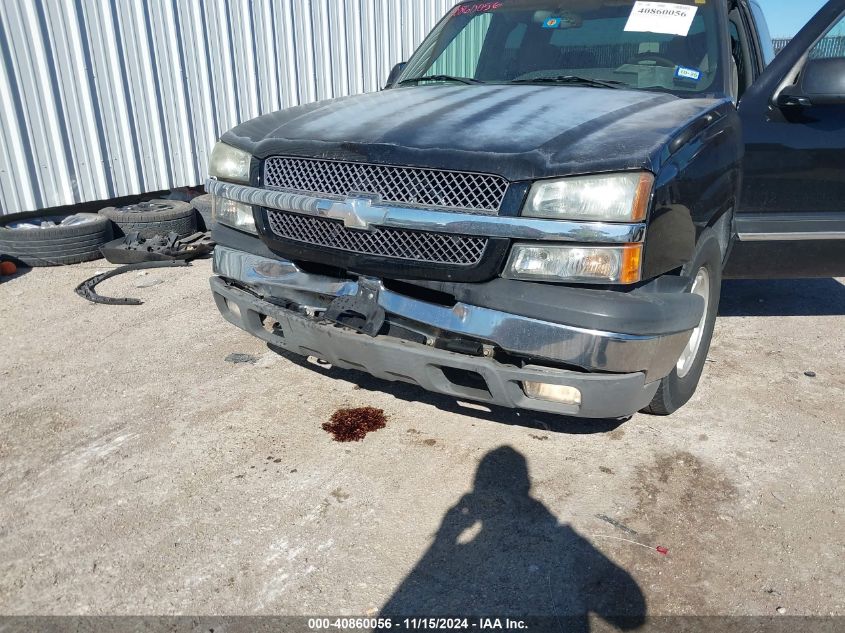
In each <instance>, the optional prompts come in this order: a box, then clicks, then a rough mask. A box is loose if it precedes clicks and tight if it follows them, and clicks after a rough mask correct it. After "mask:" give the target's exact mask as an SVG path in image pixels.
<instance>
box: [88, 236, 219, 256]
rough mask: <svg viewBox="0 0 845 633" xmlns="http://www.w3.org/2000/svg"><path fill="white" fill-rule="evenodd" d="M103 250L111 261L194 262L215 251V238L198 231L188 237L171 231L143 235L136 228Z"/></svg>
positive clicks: (105, 246) (104, 254)
mask: <svg viewBox="0 0 845 633" xmlns="http://www.w3.org/2000/svg"><path fill="white" fill-rule="evenodd" d="M100 250H101V251H102V253H103V256H104V257H105V258H106V259H107V260H108V261H109V262H111V263H112V264H137V263H140V262H166V261H173V260H177V259H182V260H185V261H191V260H193V259H197V258H198V257H204V256H206V255H210V254H211V253H212V252H213V251H214V241H213V240H212V239H211V234H210V233H200V232H197V233H194V234H193V235H189V236H188V237H180V236H179V235H178V234H177V233H174V232H171V233H169V234H167V235H156V236H153V237H150V238H144V237H141V235H140V233H139V232H138V231H133V232H132V233H130V234H128V235H127V236H126V237H123V238H121V239H118V240H114V241H113V242H109V243H108V244H106V245H104V246H103V247H102V248H101V249H100Z"/></svg>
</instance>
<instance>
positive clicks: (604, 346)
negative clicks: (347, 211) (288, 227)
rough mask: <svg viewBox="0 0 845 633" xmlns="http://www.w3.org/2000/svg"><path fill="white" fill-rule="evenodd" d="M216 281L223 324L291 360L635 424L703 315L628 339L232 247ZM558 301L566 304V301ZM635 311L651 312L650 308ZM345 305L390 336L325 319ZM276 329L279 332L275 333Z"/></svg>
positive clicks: (601, 319) (221, 250)
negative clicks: (571, 394) (542, 391)
mask: <svg viewBox="0 0 845 633" xmlns="http://www.w3.org/2000/svg"><path fill="white" fill-rule="evenodd" d="M214 271H215V273H216V274H217V275H219V278H215V279H212V282H211V285H212V291H213V293H214V297H215V300H216V302H217V305H218V307H219V309H220V311H221V313H222V314H223V316H224V317H225V318H226V319H227V320H228V321H230V322H231V323H233V324H234V325H236V326H238V327H240V328H242V329H244V330H246V331H247V332H249V333H251V334H253V335H255V336H257V337H259V338H262V339H263V340H265V341H267V342H268V343H271V344H273V345H275V346H278V347H281V348H284V349H286V350H288V351H290V352H292V353H295V354H299V355H303V356H316V357H318V358H320V359H323V360H325V361H327V362H329V363H331V364H332V365H335V366H338V367H342V368H346V369H356V370H361V371H365V372H367V373H370V374H372V375H374V376H376V377H379V378H382V379H386V380H391V381H403V382H409V383H414V384H418V385H420V386H422V387H423V388H425V389H428V390H430V391H434V392H438V393H443V394H447V395H450V396H454V397H456V398H464V399H469V400H475V401H481V402H487V403H490V404H496V405H501V406H506V407H513V408H521V409H529V410H536V411H545V412H551V413H559V414H565V415H573V416H579V417H588V418H616V417H625V416H627V415H630V414H632V413H634V412H636V411H638V410H640V409H642V408H643V407H645V406H646V405H648V403H649V402H650V401H651V399H652V397H653V396H654V393H655V392H656V390H657V386H658V384H657V383H658V381H659V380H660V379H661V378H663V377H664V376H666V375H668V374H669V373H670V372H671V371H672V369H673V367H674V366H675V364H676V362H677V359H678V358H679V357H680V354H681V351H682V350H683V348H684V346H685V345H686V343H687V341H688V340H689V336H690V332H691V331H692V329H693V328H694V327H695V324H696V323H697V321H698V319H700V314H701V312H700V310H698V311H696V310H695V309H694V308H695V306H693V307H692V308H691V309H689V310H687V311H686V312H688V313H689V314H688V315H685V316H684V318H683V319H682V320H681V321H679V320H678V319H677V318H675V319H674V320H673V322H672V323H671V324H669V325H668V326H667V328H666V329H667V331H663V332H656V333H646V334H642V333H638V334H630V333H624V332H615V331H604V330H599V329H590V328H585V327H583V326H582V325H580V324H579V325H568V324H565V323H558V322H554V321H552V320H544V319H541V318H537V317H536V316H535V315H530V316H529V315H525V314H515V313H510V312H504V311H501V310H495V309H492V308H491V307H484V306H483V305H473V304H471V303H467V302H464V301H461V300H456V301H455V302H453V303H452V302H449V303H446V304H441V303H433V302H430V301H425V300H422V299H420V298H415V297H412V296H408V295H406V294H403V293H402V292H399V291H396V290H393V289H390V288H387V287H386V286H385V284H384V283H382V282H381V281H380V280H377V279H370V278H359V279H357V280H355V279H340V278H335V277H329V276H325V275H316V274H311V273H308V272H305V271H303V270H301V269H299V268H298V267H297V266H296V265H295V264H293V263H291V262H287V261H283V260H279V259H270V258H266V257H261V256H259V255H253V254H250V253H246V252H242V251H238V250H234V249H231V248H227V247H224V246H218V248H217V249H216V251H215V255H214ZM555 290H556V291H557V292H558V293H564V294H565V293H566V291H567V289H566V288H556V289H555ZM573 292H574V291H573ZM578 292H582V293H583V292H584V291H583V290H579V291H578ZM674 294H678V293H677V292H674ZM667 296H668V295H667ZM625 297H626V295H621V294H620V295H619V297H618V299H619V300H618V301H617V302H616V304H618V309H619V310H620V314H624V311H625V310H626V302H627V303H628V304H630V305H635V304H633V303H632V302H633V301H634V299H632V298H628V299H625ZM556 298H557V300H561V299H562V298H563V299H564V301H563V302H562V303H565V297H561V295H560V294H557V295H556ZM636 301H638V302H639V303H638V304H636V306H637V309H638V310H639V311H640V312H642V309H641V308H642V306H641V305H640V304H642V303H643V300H642V298H641V297H639V298H636ZM691 301H693V302H694V301H695V299H694V298H693V299H691ZM480 302H481V301H480ZM662 303H666V302H664V301H662V300H661V297H660V295H659V293H655V295H654V298H653V299H652V300H649V302H648V305H653V306H654V309H655V310H660V309H666V306H665V305H664V306H662V307H661V304H662ZM669 303H671V302H669ZM338 305H349V306H352V307H355V306H356V305H365V306H369V309H372V310H373V311H374V312H373V313H375V311H377V312H378V314H379V319H384V323H386V324H387V326H386V327H384V328H380V329H379V331H380V332H381V333H380V334H379V333H378V332H370V334H377V335H375V336H371V335H368V334H363V333H360V331H356V330H355V329H352V328H350V327H343V326H339V325H338V324H337V323H335V322H333V321H331V320H329V319H327V318H326V316H327V315H329V316H331V315H332V310H333V307H334V308H335V309H334V313H335V314H336V313H337V309H336V308H337V306H338ZM607 305H614V304H613V303H609V304H607ZM545 307H546V308H548V307H549V306H545ZM702 309H703V306H702ZM596 310H597V311H601V312H604V313H605V314H597V315H596V319H595V321H596V322H597V323H607V322H608V315H607V314H606V312H607V310H606V309H605V308H596ZM526 311H527V310H523V312H526ZM547 311H548V310H546V312H547ZM355 312H358V313H361V312H366V310H361V309H359V308H356V309H355ZM541 312H543V311H541ZM696 314H697V316H696ZM656 320H657V321H659V319H656ZM268 322H269V323H270V325H272V324H273V323H277V324H278V325H277V326H276V327H269V328H268V327H267V326H268ZM365 325H366V324H365ZM362 329H363V328H359V330H362ZM653 329H654V328H652V330H653ZM363 331H366V330H365V329H363ZM385 332H387V333H386V334H385ZM399 333H401V334H399ZM473 344H475V345H473ZM464 348H465V349H464ZM462 352H463V353H462ZM560 366H565V367H568V368H571V369H561V368H559V367H560ZM525 383H540V384H543V385H560V386H566V387H571V388H573V389H575V390H577V392H578V394H580V396H579V397H578V398H577V402H568V403H561V402H553V401H548V400H542V399H538V398H530V397H528V396H527V395H526V390H525V387H524V385H525Z"/></svg>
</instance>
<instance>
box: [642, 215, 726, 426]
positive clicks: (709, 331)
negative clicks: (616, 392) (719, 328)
mask: <svg viewBox="0 0 845 633" xmlns="http://www.w3.org/2000/svg"><path fill="white" fill-rule="evenodd" d="M683 274H684V275H685V276H687V277H689V278H690V279H691V281H690V292H693V291H696V292H697V293H698V294H702V296H706V300H707V309H706V310H705V313H704V315H703V317H702V321H701V324H700V325H699V327H698V328H696V330H695V331H694V332H693V334H692V336H691V338H690V345H691V346H693V347H694V349H695V352H694V354H693V353H688V350H690V349H692V348H691V347H689V346H688V347H687V348H686V349H685V350H684V352H685V353H684V354H683V355H682V356H681V358H680V359H679V360H678V365H677V366H676V367H675V368H674V369H673V370H672V373H671V374H669V375H668V376H666V378H664V379H663V380H661V381H660V387H659V388H658V390H657V393H656V394H655V396H654V399H653V400H652V401H651V404H650V405H649V406H648V407H646V408H645V409H643V413H649V414H651V415H659V416H666V415H672V414H673V413H675V412H676V411H677V410H678V409H680V408H681V407H682V406H684V405H685V404H686V403H687V402H689V401H690V399H691V398H692V397H693V395H694V394H695V391H696V389H697V388H698V384H699V382H700V381H701V375H702V374H703V373H704V366H705V365H706V363H707V354H708V353H709V352H710V344H711V343H712V341H713V330H714V329H715V327H716V315H717V314H718V313H719V300H720V299H721V296H722V250H721V248H720V246H719V238H718V236H717V235H716V233H715V232H713V231H712V230H710V229H708V230H706V231H705V232H704V233H703V234H702V236H701V239H700V240H699V242H698V246H697V247H696V252H695V256H694V257H693V260H692V261H691V262H690V263H689V264H688V265H687V266H685V267H684V270H683ZM705 277H706V280H707V281H706V283H707V287H706V288H704V287H703V284H704V283H705V282H704V281H702V280H703V279H704V278H705ZM696 341H698V342H697V343H696Z"/></svg>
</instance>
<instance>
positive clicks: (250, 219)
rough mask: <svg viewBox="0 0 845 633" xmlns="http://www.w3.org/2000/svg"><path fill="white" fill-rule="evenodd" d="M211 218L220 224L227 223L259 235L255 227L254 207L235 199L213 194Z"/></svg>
mask: <svg viewBox="0 0 845 633" xmlns="http://www.w3.org/2000/svg"><path fill="white" fill-rule="evenodd" d="M211 218H212V220H214V221H215V222H217V223H218V224H225V225H226V226H230V227H232V228H233V229H238V230H239V231H246V232H247V233H253V234H254V235H258V229H257V228H256V227H255V216H254V215H253V213H252V207H250V206H249V205H246V204H242V203H240V202H235V201H234V200H228V199H226V198H221V197H220V196H212V198H211Z"/></svg>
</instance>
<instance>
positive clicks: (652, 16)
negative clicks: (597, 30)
mask: <svg viewBox="0 0 845 633" xmlns="http://www.w3.org/2000/svg"><path fill="white" fill-rule="evenodd" d="M697 12H698V7H692V6H690V5H688V4H674V3H672V2H642V1H638V2H636V3H634V9H633V10H632V11H631V17H629V18H628V24H626V25H625V30H626V31H634V32H635V33H664V34H666V35H683V36H684V37H686V36H687V35H689V31H690V29H691V28H692V21H693V20H694V19H695V14H696V13H697Z"/></svg>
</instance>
